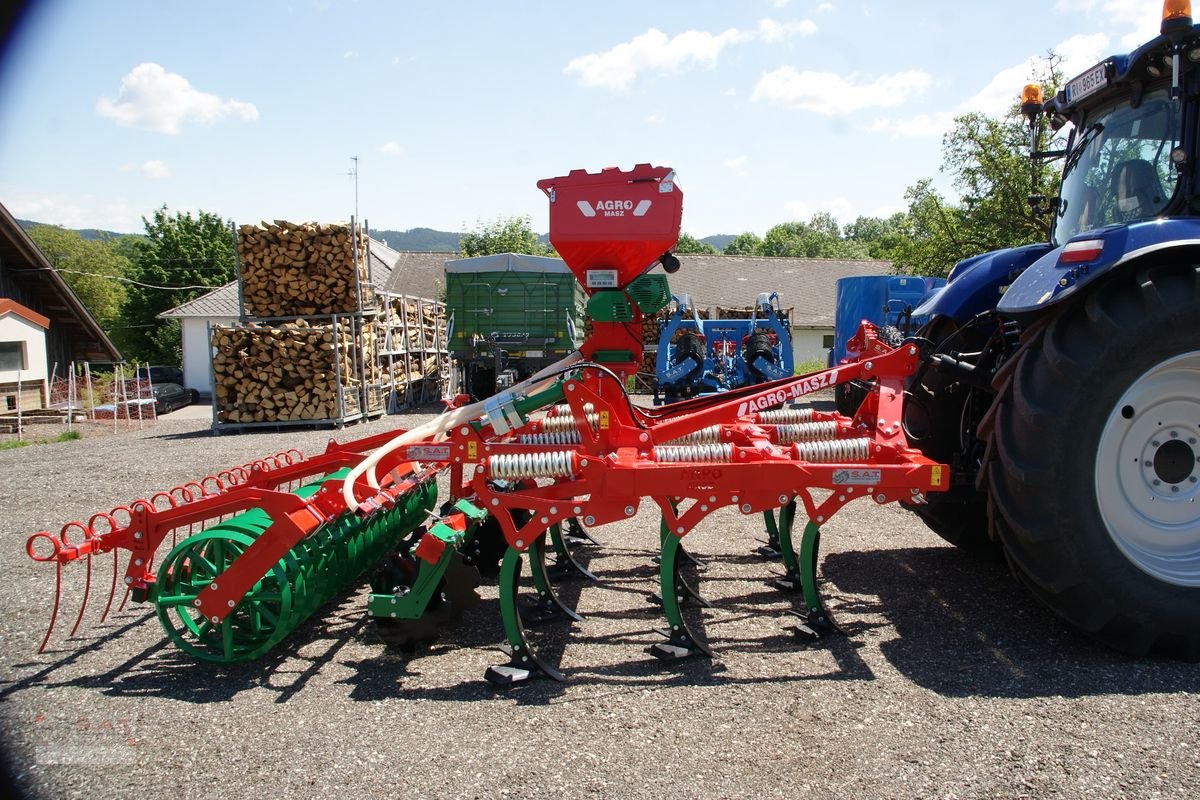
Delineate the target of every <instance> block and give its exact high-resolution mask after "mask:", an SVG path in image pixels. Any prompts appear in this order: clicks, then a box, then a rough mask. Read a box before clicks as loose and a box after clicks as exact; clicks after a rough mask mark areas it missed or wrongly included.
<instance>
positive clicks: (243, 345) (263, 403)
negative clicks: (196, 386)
mask: <svg viewBox="0 0 1200 800" xmlns="http://www.w3.org/2000/svg"><path fill="white" fill-rule="evenodd" d="M372 326H373V323H367V324H365V325H363V326H362V328H364V330H361V331H360V330H359V328H358V326H357V325H355V324H352V323H351V322H350V321H339V323H338V325H337V326H336V328H335V326H334V325H333V324H332V323H324V324H322V323H310V322H306V321H304V320H297V321H295V322H287V323H283V324H279V325H269V324H247V325H240V326H234V327H214V328H213V329H212V346H213V348H214V349H215V351H216V354H215V355H214V356H213V378H214V386H213V393H214V396H215V400H216V405H217V421H218V422H228V423H242V424H245V423H254V422H292V421H300V420H328V419H337V418H340V417H346V416H350V415H353V414H357V413H358V412H359V411H360V410H361V402H360V394H361V388H362V386H363V379H364V377H365V379H366V383H367V384H372V383H378V382H379V379H380V374H379V373H380V370H379V366H378V359H377V358H376V349H375V338H376V337H375V332H374V331H373V330H371V328H372ZM339 388H340V392H339ZM339 395H340V405H339ZM381 406H382V399H381V398H379V396H378V394H377V393H368V407H369V409H370V410H375V409H376V408H379V407H381Z"/></svg>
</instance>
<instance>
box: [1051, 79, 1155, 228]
mask: <svg viewBox="0 0 1200 800" xmlns="http://www.w3.org/2000/svg"><path fill="white" fill-rule="evenodd" d="M1178 120H1179V113H1178V105H1177V104H1176V103H1174V102H1173V101H1171V100H1170V98H1169V97H1168V96H1167V92H1166V91H1165V90H1161V91H1154V92H1148V93H1147V94H1146V96H1145V97H1144V98H1143V100H1142V102H1141V103H1140V104H1139V105H1138V106H1137V108H1133V107H1132V106H1130V104H1129V101H1128V100H1125V101H1122V102H1120V103H1117V104H1115V105H1107V106H1102V107H1100V108H1098V109H1096V110H1095V111H1094V112H1090V113H1089V114H1088V115H1087V117H1086V118H1085V122H1084V124H1083V125H1082V126H1081V127H1080V130H1079V132H1078V133H1077V135H1076V136H1075V137H1074V142H1073V146H1072V150H1071V153H1070V155H1069V156H1068V158H1067V163H1066V167H1065V169H1064V170H1063V180H1062V188H1061V190H1060V193H1059V194H1060V198H1061V199H1060V202H1059V206H1058V217H1057V219H1056V220H1055V228H1054V240H1055V243H1056V244H1060V245H1061V244H1065V243H1066V242H1067V241H1068V240H1069V239H1070V238H1071V237H1072V236H1074V235H1075V234H1077V233H1080V232H1081V231H1086V230H1090V229H1092V228H1100V227H1103V226H1105V225H1111V224H1113V223H1124V222H1133V221H1135V220H1139V219H1148V218H1150V217H1154V216H1157V215H1158V214H1160V213H1161V212H1162V210H1163V208H1164V207H1165V206H1166V205H1167V201H1168V200H1170V198H1171V195H1172V194H1174V192H1175V181H1176V175H1177V173H1176V172H1175V169H1174V167H1173V166H1172V164H1171V161H1170V154H1171V149H1172V148H1173V147H1175V145H1176V144H1177V143H1178V141H1179V121H1178Z"/></svg>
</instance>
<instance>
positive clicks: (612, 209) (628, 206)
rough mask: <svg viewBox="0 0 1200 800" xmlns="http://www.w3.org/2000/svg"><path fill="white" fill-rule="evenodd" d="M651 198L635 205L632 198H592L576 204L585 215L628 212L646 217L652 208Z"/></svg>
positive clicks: (615, 215)
mask: <svg viewBox="0 0 1200 800" xmlns="http://www.w3.org/2000/svg"><path fill="white" fill-rule="evenodd" d="M652 202H653V201H651V200H639V201H638V204H637V205H636V206H635V205H634V204H633V201H632V200H597V201H596V202H595V203H592V201H591V200H580V201H578V202H577V203H576V204H575V205H576V206H578V207H579V210H580V211H581V212H582V213H583V215H584V216H585V217H596V216H601V217H623V216H625V215H626V214H632V215H633V216H635V217H644V216H646V212H647V211H649V210H650V205H651V204H652Z"/></svg>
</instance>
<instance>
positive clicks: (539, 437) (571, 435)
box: [517, 428, 580, 446]
mask: <svg viewBox="0 0 1200 800" xmlns="http://www.w3.org/2000/svg"><path fill="white" fill-rule="evenodd" d="M517 441H518V442H520V443H521V444H535V445H554V446H561V445H566V444H579V442H580V439H579V431H578V430H577V429H575V428H572V429H571V430H567V431H549V432H546V433H522V434H521V435H520V436H518V437H517Z"/></svg>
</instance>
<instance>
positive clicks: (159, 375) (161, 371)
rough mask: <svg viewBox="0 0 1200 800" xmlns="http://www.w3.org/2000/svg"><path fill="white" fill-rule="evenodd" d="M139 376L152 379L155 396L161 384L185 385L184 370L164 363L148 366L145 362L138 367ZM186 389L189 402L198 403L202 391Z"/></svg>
mask: <svg viewBox="0 0 1200 800" xmlns="http://www.w3.org/2000/svg"><path fill="white" fill-rule="evenodd" d="M137 377H138V378H141V379H143V380H144V379H146V378H149V379H150V383H151V384H153V385H154V387H155V392H154V395H155V397H157V396H158V391H157V389H158V385H159V384H167V383H173V384H175V385H177V386H179V387H183V386H184V383H183V370H182V369H180V368H179V367H170V366H166V365H162V364H152V365H149V366H147V365H145V364H143V365H142V366H140V367H138V370H137ZM184 391H186V392H187V393H188V402H189V403H197V402H199V401H200V393H199V392H198V391H196V390H195V389H184ZM183 405H187V403H184V404H183ZM176 408H179V406H176Z"/></svg>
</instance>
